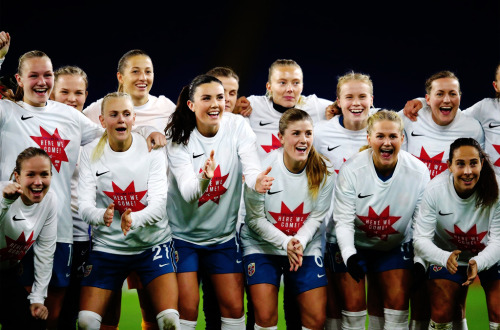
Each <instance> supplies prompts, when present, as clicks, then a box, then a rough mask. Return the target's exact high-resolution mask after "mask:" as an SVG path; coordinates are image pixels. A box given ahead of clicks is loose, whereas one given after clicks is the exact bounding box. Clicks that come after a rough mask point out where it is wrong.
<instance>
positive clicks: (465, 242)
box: [445, 225, 488, 253]
mask: <svg viewBox="0 0 500 330" xmlns="http://www.w3.org/2000/svg"><path fill="white" fill-rule="evenodd" d="M453 230H454V231H455V232H454V233H452V232H451V231H448V230H446V229H445V231H446V232H447V233H448V235H450V236H451V237H452V238H451V239H450V241H451V242H452V243H453V244H455V245H456V247H457V248H458V249H459V250H462V251H464V250H467V251H471V252H472V253H479V252H480V251H482V250H483V249H484V248H485V247H486V246H485V245H484V244H483V243H481V241H482V240H483V238H484V236H486V234H487V233H488V232H487V231H483V232H482V233H479V234H478V233H477V228H476V225H474V226H472V228H471V229H469V231H468V232H466V233H464V232H463V231H462V230H461V229H460V228H458V226H457V225H454V226H453Z"/></svg>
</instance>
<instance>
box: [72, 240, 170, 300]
mask: <svg viewBox="0 0 500 330" xmlns="http://www.w3.org/2000/svg"><path fill="white" fill-rule="evenodd" d="M174 254H175V250H174V243H173V242H172V241H169V242H166V243H163V244H160V245H156V246H153V247H152V248H149V249H147V250H146V251H144V252H142V253H140V254H132V255H123V254H114V253H106V252H101V251H91V252H90V256H89V260H88V262H87V265H86V266H85V274H84V276H83V279H82V284H81V285H82V286H92V287H96V288H101V289H106V290H121V288H122V285H123V281H124V280H125V279H126V278H127V276H128V275H129V273H130V272H131V271H135V272H136V273H137V275H139V278H140V279H141V283H142V284H143V285H144V287H146V286H147V285H148V284H149V282H151V281H152V280H154V279H155V278H157V277H158V276H161V275H165V274H169V273H175V271H176V264H175V258H174Z"/></svg>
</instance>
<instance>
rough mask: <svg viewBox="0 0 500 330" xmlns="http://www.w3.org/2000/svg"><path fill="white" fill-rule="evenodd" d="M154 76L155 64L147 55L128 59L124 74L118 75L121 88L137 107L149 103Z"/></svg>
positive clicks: (118, 73) (119, 73)
mask: <svg viewBox="0 0 500 330" xmlns="http://www.w3.org/2000/svg"><path fill="white" fill-rule="evenodd" d="M154 76H155V75H154V72H153V62H152V61H151V58H149V56H146V55H136V56H131V57H130V58H128V59H127V62H126V65H125V67H124V68H123V72H117V73H116V77H117V78H118V82H119V83H120V86H122V87H123V91H124V92H125V93H127V94H129V95H130V96H131V97H132V101H133V102H134V105H135V106H136V107H137V106H141V105H143V104H146V103H147V102H148V99H149V91H150V90H151V87H153V80H154Z"/></svg>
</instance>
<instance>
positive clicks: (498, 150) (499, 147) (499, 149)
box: [492, 144, 500, 166]
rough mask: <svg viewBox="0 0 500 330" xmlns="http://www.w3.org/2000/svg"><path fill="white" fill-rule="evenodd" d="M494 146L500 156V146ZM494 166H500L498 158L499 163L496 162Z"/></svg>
mask: <svg viewBox="0 0 500 330" xmlns="http://www.w3.org/2000/svg"><path fill="white" fill-rule="evenodd" d="M492 146H493V148H495V150H496V151H497V152H498V153H499V154H500V145H497V144H492ZM493 165H495V166H500V158H498V159H497V161H496V162H495V164H493Z"/></svg>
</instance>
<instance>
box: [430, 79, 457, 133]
mask: <svg viewBox="0 0 500 330" xmlns="http://www.w3.org/2000/svg"><path fill="white" fill-rule="evenodd" d="M425 100H426V101H427V104H428V105H429V106H430V107H431V111H432V119H433V120H434V122H435V123H436V124H438V125H439V126H446V125H449V124H451V122H452V121H453V119H455V116H456V114H457V111H458V107H459V106H460V85H459V83H458V80H457V79H454V78H439V79H436V80H434V81H433V82H432V83H431V89H430V93H428V94H426V95H425Z"/></svg>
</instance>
